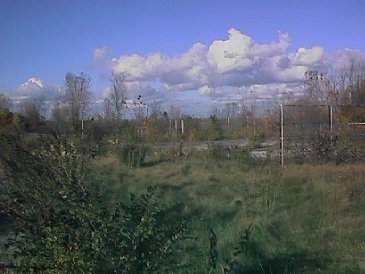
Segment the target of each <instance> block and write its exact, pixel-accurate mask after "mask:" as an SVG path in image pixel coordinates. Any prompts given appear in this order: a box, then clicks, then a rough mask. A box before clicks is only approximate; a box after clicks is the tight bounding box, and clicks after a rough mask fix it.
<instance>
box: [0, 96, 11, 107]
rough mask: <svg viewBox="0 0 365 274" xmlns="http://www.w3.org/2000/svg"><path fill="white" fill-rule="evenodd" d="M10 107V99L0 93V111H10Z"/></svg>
mask: <svg viewBox="0 0 365 274" xmlns="http://www.w3.org/2000/svg"><path fill="white" fill-rule="evenodd" d="M12 106H13V103H12V101H11V100H10V98H8V97H6V96H5V95H4V94H1V93H0V110H5V109H7V110H10V109H11V107H12Z"/></svg>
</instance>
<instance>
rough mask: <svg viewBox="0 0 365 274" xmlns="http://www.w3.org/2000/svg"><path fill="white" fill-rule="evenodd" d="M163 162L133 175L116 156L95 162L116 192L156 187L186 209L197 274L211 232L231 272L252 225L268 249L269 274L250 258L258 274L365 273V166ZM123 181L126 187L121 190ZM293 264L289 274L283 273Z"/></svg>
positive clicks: (201, 158) (200, 158)
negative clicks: (236, 252) (236, 250)
mask: <svg viewBox="0 0 365 274" xmlns="http://www.w3.org/2000/svg"><path fill="white" fill-rule="evenodd" d="M155 160H156V159H153V158H151V159H150V164H149V163H147V165H146V166H145V167H142V168H138V169H126V168H123V167H121V165H120V163H119V161H118V160H117V159H116V158H115V157H113V156H110V155H109V156H107V157H105V158H101V159H98V160H96V161H95V170H98V171H99V176H101V177H102V178H103V179H104V180H107V181H108V182H109V183H111V184H114V186H113V187H111V189H112V191H116V190H117V189H123V190H124V191H125V192H127V191H131V192H143V191H144V190H145V189H146V187H147V186H151V185H152V186H155V187H156V188H157V193H158V197H159V198H161V199H162V200H163V201H164V202H165V203H167V204H174V203H180V204H182V205H183V209H182V212H181V213H182V214H185V215H189V216H190V217H191V218H192V224H193V230H192V232H191V233H192V235H193V236H194V237H197V239H198V240H197V241H195V242H194V241H193V242H192V243H191V245H192V246H193V247H191V246H190V247H189V248H190V249H191V248H192V249H193V250H194V252H192V251H189V252H190V253H191V254H186V255H185V259H186V260H187V261H190V262H191V261H192V262H195V263H193V265H192V266H191V267H192V268H190V269H191V271H192V272H195V273H205V272H207V267H208V266H207V264H208V259H207V256H208V255H207V252H208V251H207V248H209V247H208V244H207V241H208V229H209V228H212V229H214V231H215V232H216V234H217V237H218V253H219V258H220V261H219V262H220V264H221V265H224V264H225V259H228V258H229V257H230V256H232V252H233V247H234V246H235V245H236V244H237V241H238V239H239V237H240V235H242V233H243V232H244V231H245V229H247V227H249V226H250V225H251V227H252V237H253V239H254V240H255V242H256V243H257V244H259V245H260V246H261V247H262V249H263V250H264V253H263V254H261V256H263V257H261V259H260V264H261V267H262V269H263V270H260V271H261V272H260V271H259V270H257V269H258V268H255V267H254V266H257V267H259V264H258V263H257V261H255V260H254V259H252V258H251V259H249V258H248V257H247V256H246V257H244V258H243V259H242V260H247V262H249V263H248V265H250V264H251V265H252V267H251V268H250V269H251V270H250V271H251V273H270V272H269V270H268V269H269V268H271V267H274V266H277V267H278V269H277V270H273V272H272V273H362V272H365V269H364V259H363V258H365V234H364V228H365V214H364V213H365V180H364V179H365V164H363V163H360V164H349V165H343V166H336V165H332V164H325V165H317V166H314V165H310V164H303V165H295V164H290V165H288V166H286V167H284V168H281V167H280V166H279V165H277V164H275V163H266V164H262V163H259V164H252V163H245V162H243V161H232V162H231V161H224V160H222V161H213V160H211V159H209V158H208V156H207V155H205V154H204V153H202V154H196V155H194V156H190V157H188V158H185V157H182V158H171V160H169V161H162V162H157V161H155ZM120 178H122V183H121V184H119V183H118V184H115V183H113V182H115V181H116V180H117V179H118V180H119V181H120ZM187 248H188V247H187ZM190 249H189V250H190ZM293 254H294V255H293ZM297 254H302V255H300V256H302V257H303V256H304V257H305V258H306V259H303V261H302V262H301V263H298V265H297V266H293V265H290V263H289V262H287V261H285V260H287V257H288V258H289V257H290V256H292V257H293V256H294V257H295V256H299V255H297ZM303 254H304V255H303ZM300 256H299V257H300ZM194 258H195V259H194ZM283 258H284V259H283ZM295 258H296V257H295ZM279 259H280V260H279ZM202 260H203V262H202ZM285 264H286V265H287V267H288V268H287V269H289V270H288V271H287V272H280V271H281V270H282V267H284V266H283V265H285ZM197 265H199V266H197ZM247 267H248V266H247ZM265 267H268V268H265ZM260 269H261V268H260ZM273 269H275V268H273ZM280 269H281V270H280ZM246 270H247V269H246ZM256 270H257V272H255V271H256ZM275 271H276V272H275ZM282 271H283V270H282ZM285 271H286V270H285ZM192 272H190V273H192ZM217 273H221V272H219V271H218V272H217ZM249 273H250V272H249Z"/></svg>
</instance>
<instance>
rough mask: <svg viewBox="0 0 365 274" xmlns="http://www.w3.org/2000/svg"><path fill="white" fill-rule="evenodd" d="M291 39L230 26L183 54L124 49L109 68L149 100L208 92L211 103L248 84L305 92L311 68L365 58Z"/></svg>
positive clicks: (240, 95) (268, 91)
mask: <svg viewBox="0 0 365 274" xmlns="http://www.w3.org/2000/svg"><path fill="white" fill-rule="evenodd" d="M290 43H291V38H290V36H289V34H288V33H285V32H279V33H278V38H277V39H276V40H274V41H271V42H268V43H258V42H256V41H255V40H254V39H253V37H251V36H249V35H248V34H245V33H243V32H241V31H240V30H237V29H234V28H231V29H229V30H228V37H227V38H226V39H221V40H214V41H212V42H211V43H210V44H208V45H204V44H202V43H195V44H193V45H192V46H191V48H190V49H189V50H188V51H186V52H184V53H182V54H180V55H176V56H173V57H168V56H165V55H163V54H162V53H158V52H157V53H152V54H150V55H147V56H142V55H138V54H131V55H121V56H119V57H116V58H113V59H112V61H111V62H109V64H110V69H112V70H114V71H116V72H123V73H124V74H125V76H126V81H127V83H128V84H129V86H128V89H129V90H130V91H131V94H136V93H138V92H143V96H144V97H145V98H146V99H148V100H149V99H151V100H157V99H162V100H167V101H170V102H179V100H180V99H184V100H187V98H190V97H189V96H190V95H191V94H195V95H194V96H196V97H195V99H196V98H198V97H199V98H200V99H201V98H206V100H210V103H212V102H213V103H215V104H220V103H219V102H225V101H227V100H236V101H237V100H238V101H239V100H243V99H244V96H246V95H245V94H246V92H247V90H257V93H256V94H258V93H260V96H261V97H263V98H266V97H270V98H271V97H274V98H279V97H280V96H279V95H278V94H282V93H285V94H301V92H302V89H301V88H300V86H302V83H303V81H304V74H305V72H306V71H308V70H318V71H324V72H326V71H331V70H339V69H340V68H341V69H342V68H343V67H344V66H345V65H346V64H349V62H351V61H355V62H363V63H365V54H364V53H363V52H360V51H356V50H351V49H343V50H339V51H337V52H335V53H327V52H325V50H324V48H323V47H321V46H314V47H311V48H304V47H301V48H298V49H290ZM147 83H148V84H147ZM152 86H153V87H152ZM178 91H184V93H179V92H178ZM183 94H186V96H185V95H183ZM199 95H200V96H199ZM278 96H279V97H278ZM171 97H174V98H171ZM179 98H180V99H179ZM200 99H199V100H200ZM189 100H190V101H191V100H192V101H193V100H194V99H192V98H191V99H189ZM196 100H198V99H196ZM215 100H219V102H218V101H215ZM200 103H201V101H200ZM181 104H183V103H181ZM207 104H209V102H207Z"/></svg>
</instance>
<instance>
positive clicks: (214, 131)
mask: <svg viewBox="0 0 365 274" xmlns="http://www.w3.org/2000/svg"><path fill="white" fill-rule="evenodd" d="M210 126H211V128H210V132H211V136H210V137H211V139H212V140H222V138H223V129H222V127H221V125H220V123H219V120H218V117H217V115H216V114H213V115H210Z"/></svg>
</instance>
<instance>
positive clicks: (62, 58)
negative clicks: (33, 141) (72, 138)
mask: <svg viewBox="0 0 365 274" xmlns="http://www.w3.org/2000/svg"><path fill="white" fill-rule="evenodd" d="M364 11H365V1H363V0H352V1H351V0H349V1H335V0H333V1H319V0H318V1H310V0H307V1H301V0H291V1H289V0H285V1H284V0H281V1H269V0H267V1H264V0H256V1H229V0H228V1H218V0H216V1H198V0H195V1H183V0H180V1H179V0H176V1H162V0H160V1H157V0H156V1H127V0H126V1H108V0H106V1H101V0H100V1H86V0H84V1H81V0H73V1H70V0H64V1H56V0H47V1H45V0H38V1H34V0H22V1H19V0H1V1H0V60H1V64H0V92H3V93H8V94H12V96H13V97H16V96H24V95H27V92H29V94H37V92H39V93H41V92H43V93H49V94H50V93H52V92H54V91H55V90H56V89H57V88H62V86H63V85H64V76H65V74H66V72H68V71H72V72H75V73H80V72H81V71H83V72H86V73H88V74H90V75H91V77H92V91H93V92H94V94H95V97H96V98H99V97H100V98H101V97H102V96H103V95H105V94H106V92H105V88H106V87H107V86H108V85H109V83H108V81H107V80H106V77H105V76H106V75H108V74H109V73H110V72H111V71H112V70H116V71H118V72H123V73H125V74H126V75H127V76H128V77H127V80H128V81H129V82H130V83H129V84H130V85H129V88H130V93H131V94H130V96H131V97H133V96H134V93H133V92H141V90H142V92H143V95H144V96H145V98H146V100H147V99H148V100H150V101H153V100H162V101H163V102H165V103H166V102H167V101H170V102H169V104H179V105H181V106H182V108H183V109H186V110H187V107H188V106H187V105H190V106H191V104H192V103H194V102H196V103H197V104H199V105H200V106H204V107H203V108H202V109H204V111H209V109H210V107H211V105H214V104H218V103H219V102H227V101H229V100H239V99H240V96H239V93H240V92H242V91H243V90H245V89H246V90H247V89H252V88H255V87H256V89H257V90H258V92H261V93H262V94H265V92H266V91H270V90H271V91H272V90H278V89H280V90H285V91H290V89H293V88H294V87H295V84H296V83H299V82H300V77H299V76H300V73H302V71H303V70H305V69H308V70H309V69H323V70H325V69H328V68H331V69H332V68H338V67H339V66H340V65H341V64H343V65H344V64H346V62H347V61H349V59H356V60H362V58H365V57H364V52H365V40H364V38H365V24H364V23H365V19H364V18H365V17H364V15H363V14H364ZM279 32H281V34H279ZM223 40H224V41H225V43H220V42H222V41H223ZM197 43H199V44H197ZM194 44H195V46H194ZM241 45H242V47H241ZM301 48H302V49H304V50H300V49H301ZM346 48H347V49H350V50H347V51H346V50H345V49H346ZM222 56H223V57H224V58H225V59H222V58H221V57H222ZM340 59H341V60H340ZM295 60H297V61H295ZM298 60H299V61H298ZM364 60H365V59H364ZM274 63H275V64H276V63H280V64H284V63H285V64H287V65H285V66H284V65H283V66H284V67H283V66H281V65H280V66H279V67H280V68H279V69H278V68H277V67H275V65H274ZM271 66H272V68H271V69H272V71H270V70H269V69H268V67H271ZM162 67H163V68H162ZM280 69H282V71H279V72H280V73H279V72H278V71H277V70H280ZM275 70H276V71H275ZM32 77H35V78H37V79H39V80H40V81H41V82H42V83H43V84H42V85H41V86H39V85H38V86H36V85H35V84H34V83H35V82H36V81H33V82H32V83H30V84H29V83H28V84H29V85H25V84H26V83H27V81H28V80H29V79H31V78H32ZM22 84H23V85H22ZM255 85H256V86H255ZM275 87H276V89H275ZM103 91H104V92H103ZM9 92H10V93H9ZM242 96H243V95H242ZM242 96H241V97H242ZM171 97H172V98H173V99H171ZM49 98H52V96H49ZM174 100H176V101H174ZM166 104H167V103H166ZM184 104H185V105H186V106H184ZM202 109H201V111H200V112H203V110H202ZM197 114H199V111H197Z"/></svg>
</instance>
